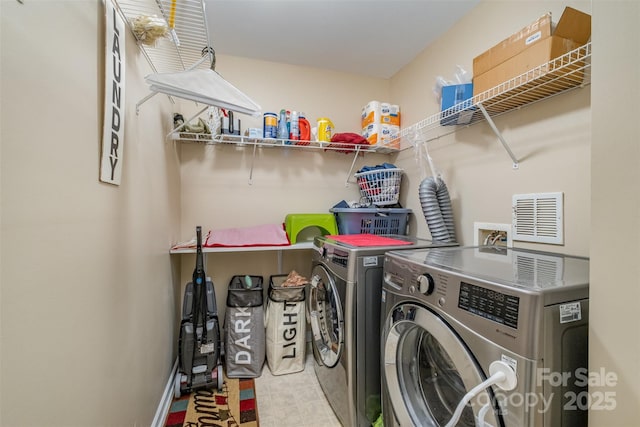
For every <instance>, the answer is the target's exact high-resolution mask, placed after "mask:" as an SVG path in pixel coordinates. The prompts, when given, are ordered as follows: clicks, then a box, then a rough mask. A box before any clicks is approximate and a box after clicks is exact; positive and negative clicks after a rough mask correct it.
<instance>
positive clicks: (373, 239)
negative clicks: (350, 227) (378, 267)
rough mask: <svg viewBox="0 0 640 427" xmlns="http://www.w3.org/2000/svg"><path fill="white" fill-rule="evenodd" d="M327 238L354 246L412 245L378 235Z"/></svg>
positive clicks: (349, 235)
mask: <svg viewBox="0 0 640 427" xmlns="http://www.w3.org/2000/svg"><path fill="white" fill-rule="evenodd" d="M327 237H328V238H329V239H333V240H335V241H336V242H342V243H346V244H348V245H352V246H402V245H411V244H412V243H411V242H407V241H405V240H398V239H393V238H391V237H384V236H378V235H376V234H340V235H333V236H327Z"/></svg>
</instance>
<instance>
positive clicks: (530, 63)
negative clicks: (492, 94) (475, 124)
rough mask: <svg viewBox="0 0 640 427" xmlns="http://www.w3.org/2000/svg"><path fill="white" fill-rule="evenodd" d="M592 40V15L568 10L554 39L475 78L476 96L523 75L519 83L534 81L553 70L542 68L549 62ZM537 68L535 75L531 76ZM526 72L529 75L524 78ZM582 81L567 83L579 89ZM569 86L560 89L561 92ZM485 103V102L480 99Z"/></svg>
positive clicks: (544, 40)
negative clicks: (578, 86)
mask: <svg viewBox="0 0 640 427" xmlns="http://www.w3.org/2000/svg"><path fill="white" fill-rule="evenodd" d="M590 38H591V16H590V15H588V14H586V13H583V12H580V11H579V10H576V9H573V8H571V7H566V8H565V10H564V12H563V13H562V17H561V18H560V21H559V22H558V25H557V26H556V28H555V30H554V31H553V33H552V35H551V37H547V38H545V39H542V40H540V41H537V42H536V43H534V44H532V45H531V46H529V47H527V48H526V49H524V50H523V51H522V52H520V53H518V54H517V55H515V56H513V57H511V58H509V59H507V60H506V61H504V62H502V63H501V64H498V65H496V66H495V67H493V68H491V69H490V70H488V71H486V72H484V73H482V74H479V75H475V74H474V77H473V93H474V96H476V95H479V94H481V93H482V92H484V91H486V90H489V89H491V88H493V87H496V86H498V85H500V84H502V83H504V82H507V81H509V80H511V79H513V78H515V77H518V76H521V75H522V77H521V79H519V81H518V82H517V84H518V85H519V84H523V83H526V82H531V81H533V80H535V79H538V78H541V77H544V76H545V75H546V74H547V73H551V72H553V71H554V70H552V69H549V68H547V67H541V68H540V69H537V67H540V66H541V65H543V64H546V63H547V62H549V61H551V60H553V59H555V58H557V57H559V56H562V55H564V54H565V53H567V52H570V51H571V50H573V49H577V48H578V47H580V46H582V45H584V44H586V43H587V42H588V41H589V39H590ZM534 69H537V70H536V72H532V73H528V72H529V71H530V70H534ZM525 73H528V74H526V75H524V74H525ZM580 83H581V79H580V78H576V79H573V80H572V81H571V82H567V83H566V84H567V85H570V84H572V85H574V86H577V85H579V84H580ZM562 89H566V87H562V86H558V91H560V90H562ZM479 101H482V100H479Z"/></svg>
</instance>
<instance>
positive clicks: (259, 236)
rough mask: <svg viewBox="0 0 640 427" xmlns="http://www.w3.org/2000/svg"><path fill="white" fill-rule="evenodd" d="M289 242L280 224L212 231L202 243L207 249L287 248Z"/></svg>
mask: <svg viewBox="0 0 640 427" xmlns="http://www.w3.org/2000/svg"><path fill="white" fill-rule="evenodd" d="M290 244H291V242H290V241H289V238H288V237H287V233H286V232H285V231H284V226H283V225H282V224H280V225H278V224H265V225H256V226H253V227H243V228H227V229H224V230H212V231H211V232H210V233H209V235H208V236H207V240H206V241H205V242H204V246H205V247H208V248H212V247H216V246H287V245H290Z"/></svg>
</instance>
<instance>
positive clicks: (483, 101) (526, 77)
mask: <svg viewBox="0 0 640 427" xmlns="http://www.w3.org/2000/svg"><path fill="white" fill-rule="evenodd" d="M590 59H591V42H589V43H587V44H585V45H583V46H581V47H579V48H577V49H574V50H572V51H570V52H568V53H566V54H564V55H562V56H560V57H558V58H555V59H552V60H551V61H549V62H547V63H545V64H542V65H540V66H538V67H536V68H534V69H532V70H529V71H527V72H526V73H523V74H521V75H519V76H517V77H514V78H512V79H510V80H507V81H505V82H503V83H501V84H499V85H497V86H495V87H493V88H491V89H489V90H487V91H485V92H482V93H480V94H478V95H476V96H474V97H473V98H470V99H467V100H465V101H463V102H461V103H459V104H456V105H454V106H453V107H451V108H448V109H446V110H444V111H442V112H440V113H437V114H434V115H432V116H429V117H427V118H425V119H423V120H421V121H419V122H417V123H415V124H413V125H411V126H409V127H406V128H403V129H401V130H400V133H399V138H398V140H399V141H400V146H401V147H402V149H406V148H410V147H412V145H413V140H411V139H410V138H414V137H417V138H418V139H419V140H420V141H422V142H428V141H432V140H435V139H438V138H441V137H443V136H446V135H449V134H452V133H454V132H457V131H459V130H460V128H463V127H468V126H471V125H473V124H475V123H479V122H482V121H489V122H490V124H491V125H492V127H493V126H494V125H493V123H492V121H491V118H493V117H496V116H499V115H501V114H504V113H507V112H509V111H513V110H516V109H519V108H521V107H523V106H526V105H529V104H532V103H534V102H537V101H541V100H543V99H547V98H550V97H552V96H556V95H559V94H561V93H564V92H567V91H569V90H572V89H576V88H578V87H584V86H586V85H589V84H590V83H591V61H590ZM483 110H484V111H483ZM461 112H462V113H463V114H464V113H466V114H469V115H470V116H471V118H470V120H469V122H468V123H465V124H461V125H452V126H443V125H441V121H446V120H447V119H448V120H450V121H455V118H456V116H457V115H458V114H460V113H461ZM485 113H486V114H485ZM494 130H495V129H494ZM398 140H396V141H394V142H396V143H397V142H398ZM503 143H504V142H503ZM505 148H507V147H505ZM507 150H508V149H507ZM510 155H511V153H510ZM512 157H513V156H512ZM514 162H516V163H517V161H516V160H515V158H514Z"/></svg>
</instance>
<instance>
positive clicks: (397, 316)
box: [381, 246, 589, 427]
mask: <svg viewBox="0 0 640 427" xmlns="http://www.w3.org/2000/svg"><path fill="white" fill-rule="evenodd" d="M588 285H589V261H588V259H587V258H581V257H573V256H567V255H561V254H552V253H546V252H537V251H529V250H524V249H512V248H509V249H507V248H498V247H494V246H490V247H456V248H436V249H416V250H408V251H398V252H395V251H392V252H388V253H387V254H386V257H385V265H384V283H383V289H382V326H381V330H382V338H381V352H382V360H381V372H382V393H383V398H382V406H383V409H382V410H383V416H384V425H385V427H392V426H402V427H409V426H445V425H448V423H449V422H450V421H451V419H452V417H453V414H454V412H456V410H459V409H461V408H464V409H463V410H462V412H461V413H459V415H460V416H459V419H458V421H457V422H456V423H455V424H453V425H456V426H496V427H497V426H503V427H515V426H522V427H550V426H576V427H578V426H580V427H584V426H586V425H587V411H586V406H585V405H583V404H581V403H580V402H581V400H583V398H584V395H585V393H587V382H586V381H585V378H586V372H587V352H588V343H587V339H588V317H589V299H588V298H589V289H588ZM494 362H496V363H497V362H501V364H502V366H507V367H508V369H509V370H510V372H509V374H511V375H513V374H515V375H513V378H514V379H515V383H514V384H512V387H511V389H509V388H506V387H505V389H503V388H501V387H499V385H500V384H497V385H491V384H488V385H486V386H485V385H482V386H479V387H478V385H479V384H481V383H483V382H486V381H487V379H488V378H489V380H491V378H490V377H492V376H493V375H492V374H493V373H492V372H491V369H492V364H494ZM498 364H500V363H498ZM474 388H475V389H476V390H475V392H473V390H474ZM472 392H473V393H472ZM474 393H475V394H474ZM468 394H469V396H467V397H470V398H469V399H467V400H468V404H466V405H464V404H460V402H461V401H462V400H463V398H465V396H466V395H468ZM471 395H472V396H471Z"/></svg>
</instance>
